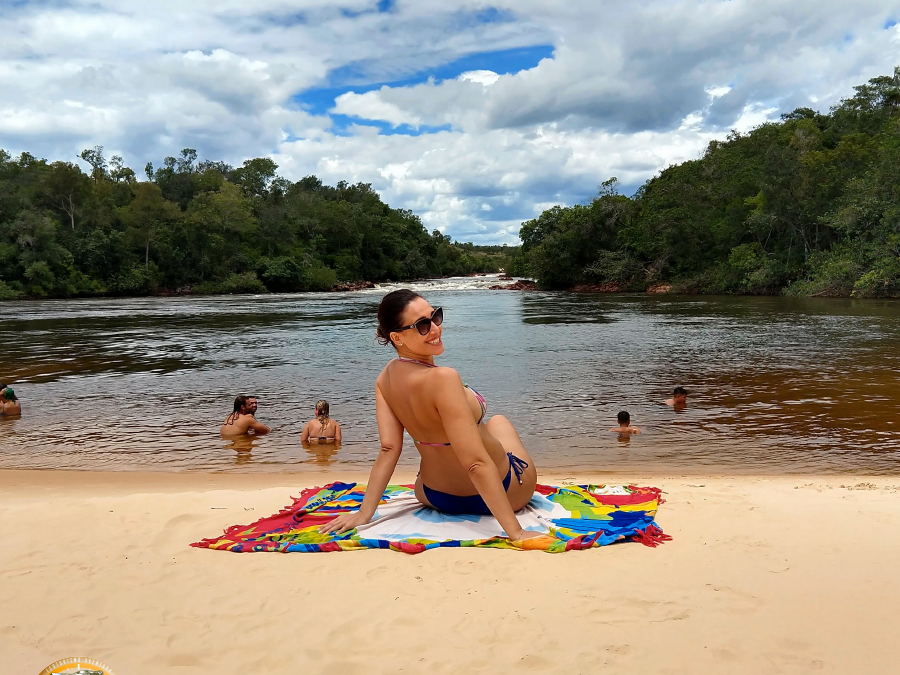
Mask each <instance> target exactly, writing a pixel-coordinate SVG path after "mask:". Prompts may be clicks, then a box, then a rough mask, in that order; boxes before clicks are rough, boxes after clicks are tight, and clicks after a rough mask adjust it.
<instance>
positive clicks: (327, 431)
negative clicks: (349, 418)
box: [300, 400, 341, 444]
mask: <svg viewBox="0 0 900 675" xmlns="http://www.w3.org/2000/svg"><path fill="white" fill-rule="evenodd" d="M300 442H301V443H335V444H340V442H341V425H340V424H338V423H337V420H333V419H331V417H329V416H328V401H325V400H322V401H316V416H315V417H314V418H312V419H311V420H310V421H309V422H307V423H306V424H305V425H303V432H302V433H301V434H300Z"/></svg>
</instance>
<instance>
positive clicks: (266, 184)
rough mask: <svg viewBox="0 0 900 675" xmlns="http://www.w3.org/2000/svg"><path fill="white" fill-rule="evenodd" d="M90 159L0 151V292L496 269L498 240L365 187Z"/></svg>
mask: <svg viewBox="0 0 900 675" xmlns="http://www.w3.org/2000/svg"><path fill="white" fill-rule="evenodd" d="M81 159H82V160H83V162H84V163H85V165H86V166H87V167H90V169H89V171H87V172H86V171H83V170H82V169H81V167H80V166H79V165H77V164H75V163H70V162H61V161H57V162H48V161H47V160H44V159H37V158H36V157H34V156H33V155H30V154H28V153H27V152H26V153H22V155H21V156H20V157H18V158H15V159H14V158H13V157H11V156H10V154H9V153H7V152H5V151H3V150H0V299H16V298H21V297H73V296H91V295H145V294H153V293H161V292H200V293H239V292H266V291H271V292H287V291H305V290H326V289H329V288H332V287H333V286H335V285H336V284H337V283H339V282H352V281H360V280H367V281H376V282H377V281H384V280H388V279H390V280H394V281H399V280H407V279H416V278H421V277H434V276H442V275H459V274H468V273H473V272H488V271H496V270H497V269H498V267H499V266H501V265H502V261H503V258H504V251H503V250H502V248H501V249H498V248H496V247H478V246H474V245H472V244H459V243H454V242H452V241H451V239H450V237H448V236H445V235H443V234H441V233H440V232H439V231H437V230H435V231H434V232H432V233H431V234H429V233H428V231H427V230H426V229H425V227H424V226H423V225H422V222H421V220H420V219H419V218H418V217H417V216H416V215H414V214H413V213H411V212H410V211H407V210H403V209H394V208H391V207H389V206H388V205H387V204H385V203H384V202H382V201H381V198H380V197H379V196H378V194H377V193H376V192H375V191H374V190H373V189H372V187H371V185H368V184H364V183H357V184H355V185H349V184H347V183H345V182H340V183H338V184H337V185H336V186H334V187H332V186H328V185H324V184H323V183H322V181H321V180H319V179H318V178H316V177H315V176H308V177H306V178H303V179H302V180H300V181H297V182H294V183H292V182H290V181H288V180H286V179H284V178H281V177H279V176H278V175H277V173H276V170H277V168H278V167H277V165H276V164H275V163H274V162H273V161H272V160H271V159H266V158H258V159H251V160H247V161H246V162H244V163H243V165H242V166H240V167H237V168H235V167H233V166H229V165H228V164H226V163H224V162H213V161H199V162H198V160H197V152H196V151H195V150H193V149H191V148H186V149H185V150H183V151H182V152H181V155H180V157H177V158H176V157H167V158H165V159H164V160H163V162H162V165H161V166H159V167H157V168H154V167H153V165H152V164H147V166H146V167H145V168H144V177H145V178H146V179H145V180H138V176H137V175H136V174H135V172H134V171H133V170H132V169H130V168H128V167H127V166H125V164H124V162H123V159H122V157H120V156H113V157H111V158H109V159H108V160H107V158H106V157H105V156H104V153H103V148H102V147H99V146H98V147H95V148H92V149H88V150H85V151H84V152H82V153H81Z"/></svg>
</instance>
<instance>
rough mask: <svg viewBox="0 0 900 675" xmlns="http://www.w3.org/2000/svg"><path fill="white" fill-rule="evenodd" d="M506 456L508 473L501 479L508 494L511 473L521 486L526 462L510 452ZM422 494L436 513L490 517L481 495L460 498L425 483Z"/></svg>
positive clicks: (489, 511)
mask: <svg viewBox="0 0 900 675" xmlns="http://www.w3.org/2000/svg"><path fill="white" fill-rule="evenodd" d="M506 456H507V457H509V471H507V472H506V478H504V479H503V489H504V490H506V491H507V492H509V486H510V483H511V482H512V474H513V471H515V473H516V478H517V479H518V481H519V485H521V484H522V474H523V473H524V471H525V469H527V468H528V462H526V461H525V460H522V459H519V458H518V457H516V456H515V455H514V454H512V453H511V452H507V453H506ZM422 492H424V493H425V499H427V500H428V503H429V504H431V505H432V506H433V507H434V508H436V509H437V510H438V511H443V512H444V513H449V514H450V515H454V516H459V515H463V514H472V515H477V516H490V515H492V514H491V510H490V509H489V508H488V505H487V504H485V503H484V499H483V498H482V497H481V495H469V496H467V497H460V496H458V495H451V494H448V493H446V492H441V491H440V490H432V489H431V488H430V487H428V486H427V485H425V483H422Z"/></svg>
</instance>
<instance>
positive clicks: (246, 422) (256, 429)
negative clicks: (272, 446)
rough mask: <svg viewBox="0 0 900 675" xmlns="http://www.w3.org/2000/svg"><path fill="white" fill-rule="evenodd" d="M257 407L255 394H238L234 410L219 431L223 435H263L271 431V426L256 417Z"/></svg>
mask: <svg viewBox="0 0 900 675" xmlns="http://www.w3.org/2000/svg"><path fill="white" fill-rule="evenodd" d="M257 407H258V406H257V403H256V397H255V396H238V397H237V398H236V399H234V410H233V411H232V412H231V414H229V415H228V417H226V418H225V421H224V422H223V423H222V428H221V429H220V430H219V431H220V432H221V433H222V435H223V436H240V435H243V434H255V435H257V436H262V435H264V434H267V433H269V431H270V430H269V427H267V426H266V425H265V424H260V423H259V422H257V421H256V418H255V417H254V415H255V414H256V409H257Z"/></svg>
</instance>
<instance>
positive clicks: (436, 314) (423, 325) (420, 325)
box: [395, 307, 444, 335]
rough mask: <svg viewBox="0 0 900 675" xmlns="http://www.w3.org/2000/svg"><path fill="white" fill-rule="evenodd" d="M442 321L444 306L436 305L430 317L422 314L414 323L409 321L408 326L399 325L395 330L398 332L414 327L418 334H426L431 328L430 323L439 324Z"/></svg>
mask: <svg viewBox="0 0 900 675" xmlns="http://www.w3.org/2000/svg"><path fill="white" fill-rule="evenodd" d="M442 323H444V308H443V307H438V308H437V309H435V310H434V311H433V312H432V313H431V318H430V319H429V318H428V317H427V316H423V317H422V318H421V319H419V320H418V321H416V322H415V323H411V324H409V325H408V326H400V328H398V329H397V330H396V331H395V332H396V333H399V332H400V331H401V330H409V329H410V328H415V329H416V330H417V331H419V335H428V331H430V330H431V324H434V325H435V326H440V325H441V324H442Z"/></svg>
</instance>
